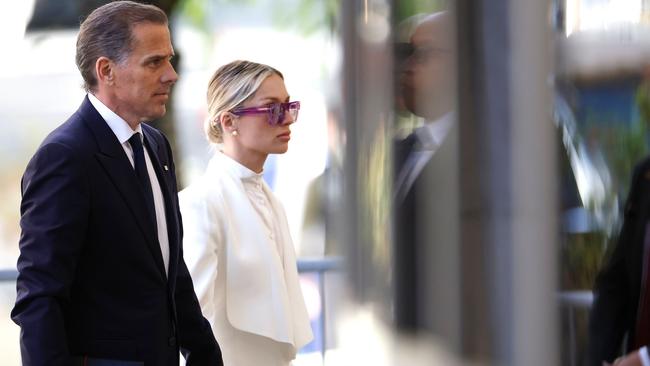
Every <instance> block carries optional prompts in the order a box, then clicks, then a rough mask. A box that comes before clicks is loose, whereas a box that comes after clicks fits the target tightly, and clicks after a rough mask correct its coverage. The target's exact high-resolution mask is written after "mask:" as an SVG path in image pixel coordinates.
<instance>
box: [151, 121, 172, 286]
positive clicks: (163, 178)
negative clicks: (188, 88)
mask: <svg viewBox="0 0 650 366" xmlns="http://www.w3.org/2000/svg"><path fill="white" fill-rule="evenodd" d="M147 127H148V126H145V125H142V133H143V134H144V137H145V139H144V140H145V146H146V147H147V151H148V152H149V158H151V163H152V164H153V167H154V170H155V172H156V177H157V178H158V183H159V185H160V190H161V191H162V194H163V199H164V201H165V218H166V221H167V235H168V238H169V274H168V278H172V279H173V278H176V276H175V275H173V274H175V273H176V263H177V262H178V248H179V243H178V241H179V240H178V239H177V238H178V219H177V217H176V210H175V209H174V205H173V204H172V203H173V200H172V195H173V194H176V192H172V189H171V187H170V184H169V179H170V177H169V174H171V171H170V170H169V162H168V161H167V160H168V159H167V155H166V154H165V153H164V147H163V146H161V145H160V144H158V142H157V141H156V139H155V138H154V137H153V136H152V133H151V131H149V129H148V128H147ZM161 264H162V258H161ZM163 268H164V267H163Z"/></svg>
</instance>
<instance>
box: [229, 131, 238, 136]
mask: <svg viewBox="0 0 650 366" xmlns="http://www.w3.org/2000/svg"><path fill="white" fill-rule="evenodd" d="M230 134H231V135H233V136H235V137H237V136H239V132H237V130H234V131H232V132H231V133H230Z"/></svg>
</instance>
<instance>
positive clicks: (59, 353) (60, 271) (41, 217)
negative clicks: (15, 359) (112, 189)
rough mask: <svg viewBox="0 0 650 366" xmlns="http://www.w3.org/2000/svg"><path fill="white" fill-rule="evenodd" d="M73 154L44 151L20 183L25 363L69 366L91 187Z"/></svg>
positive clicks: (52, 147)
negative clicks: (69, 329) (72, 309)
mask: <svg viewBox="0 0 650 366" xmlns="http://www.w3.org/2000/svg"><path fill="white" fill-rule="evenodd" d="M82 172H83V169H82V166H81V164H80V163H79V161H78V159H77V158H76V157H75V154H74V153H73V151H72V150H70V149H69V148H67V147H65V146H63V145H60V144H49V145H45V146H43V147H41V148H40V149H39V150H38V151H37V153H36V154H35V155H34V157H33V158H32V160H31V161H30V163H29V164H28V166H27V169H26V171H25V174H24V175H23V179H22V201H21V206H20V210H21V219H20V226H21V229H22V232H21V236H20V245H19V246H20V256H19V258H18V272H19V274H18V279H17V283H16V286H17V292H18V293H17V300H16V305H15V307H14V309H13V311H12V313H11V316H12V319H13V320H14V321H15V322H16V324H18V325H19V326H20V327H21V333H20V347H21V354H22V361H23V365H25V366H36V365H48V366H57V365H69V364H70V362H71V361H70V355H69V351H68V345H67V342H66V339H67V337H66V328H65V325H66V324H65V320H64V319H65V317H66V312H67V306H68V304H69V302H70V287H71V284H72V282H73V279H74V278H73V277H74V273H75V269H76V267H77V262H78V260H79V256H80V251H81V247H82V243H83V238H84V235H85V231H86V228H87V220H88V210H89V200H88V195H89V192H88V184H87V181H86V180H85V178H84V176H83V174H82Z"/></svg>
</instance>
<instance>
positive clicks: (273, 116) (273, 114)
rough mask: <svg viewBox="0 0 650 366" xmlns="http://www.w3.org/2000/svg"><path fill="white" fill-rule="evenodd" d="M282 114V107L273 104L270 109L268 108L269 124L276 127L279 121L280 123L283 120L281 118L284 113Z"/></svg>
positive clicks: (278, 104)
mask: <svg viewBox="0 0 650 366" xmlns="http://www.w3.org/2000/svg"><path fill="white" fill-rule="evenodd" d="M282 112H283V109H282V105H281V104H280V103H275V104H273V105H271V107H270V108H269V113H270V116H269V123H270V124H271V125H277V124H278V123H280V121H282V120H283V119H284V118H282V117H284V113H282Z"/></svg>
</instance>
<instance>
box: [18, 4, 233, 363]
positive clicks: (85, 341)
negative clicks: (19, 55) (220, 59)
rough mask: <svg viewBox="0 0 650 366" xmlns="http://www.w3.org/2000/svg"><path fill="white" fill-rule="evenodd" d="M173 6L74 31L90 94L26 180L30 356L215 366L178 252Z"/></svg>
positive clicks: (111, 17) (21, 280)
mask: <svg viewBox="0 0 650 366" xmlns="http://www.w3.org/2000/svg"><path fill="white" fill-rule="evenodd" d="M173 54H174V51H173V49H172V45H171V42H170V35H169V29H168V24H167V17H166V16H165V14H164V13H163V12H162V11H161V10H160V9H158V8H156V7H154V6H150V5H143V4H138V3H135V2H130V1H116V2H112V3H109V4H107V5H105V6H102V7H100V8H98V9H97V10H95V11H94V12H92V13H91V14H90V15H89V16H88V18H87V19H86V20H85V21H84V22H83V23H82V24H81V28H80V32H79V35H78V38H77V55H76V60H77V66H78V67H79V70H80V71H81V74H82V76H83V79H84V82H85V88H86V90H87V91H88V95H87V97H86V98H85V99H84V101H83V102H82V104H81V106H80V107H79V109H78V110H77V112H75V113H74V114H73V115H72V116H71V117H70V118H69V119H68V120H67V121H66V122H65V123H63V124H62V125H61V126H59V127H58V128H56V129H55V130H54V131H53V132H52V133H51V134H50V135H49V136H47V138H46V139H45V140H44V141H43V143H42V144H41V146H40V147H39V148H38V150H37V152H36V153H35V155H34V157H33V158H32V159H31V161H30V162H29V164H28V166H27V169H26V171H25V174H24V176H23V180H22V202H21V221H20V224H21V229H22V234H21V237H20V257H19V259H18V271H19V276H18V280H17V290H18V297H17V300H16V305H15V307H14V309H13V311H12V319H13V320H14V321H15V322H16V323H17V324H18V325H19V326H20V327H21V335H20V345H21V353H22V361H23V365H25V366H35V365H48V366H53V365H66V366H68V365H76V364H78V365H88V366H91V365H93V364H94V365H147V366H161V365H167V366H177V365H178V363H179V349H180V350H181V351H182V352H183V354H184V356H185V357H186V359H187V364H188V365H222V360H221V352H220V349H219V346H218V345H217V342H216V340H215V339H214V336H213V335H212V331H211V329H210V325H209V323H208V322H207V320H206V319H205V318H204V317H203V316H202V314H201V310H200V307H199V304H198V301H197V299H196V295H195V293H194V289H193V285H192V280H191V278H190V275H189V273H188V270H187V268H186V266H185V262H184V261H183V250H182V247H181V242H182V241H181V238H182V235H183V233H182V224H181V217H180V213H179V209H178V201H177V195H176V192H177V187H176V179H175V170H174V162H173V159H172V153H171V150H170V147H169V144H168V142H167V140H166V139H165V137H164V136H163V135H162V134H161V133H160V132H159V131H157V130H155V129H153V128H151V127H149V126H147V125H146V124H144V123H142V122H145V121H151V120H153V119H156V118H160V117H162V116H163V115H164V114H165V103H166V102H167V99H168V97H169V92H170V89H171V87H172V85H173V84H174V83H175V82H176V79H177V75H176V73H175V71H174V69H173V67H172V66H171V63H170V59H171V58H172V56H173Z"/></svg>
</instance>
